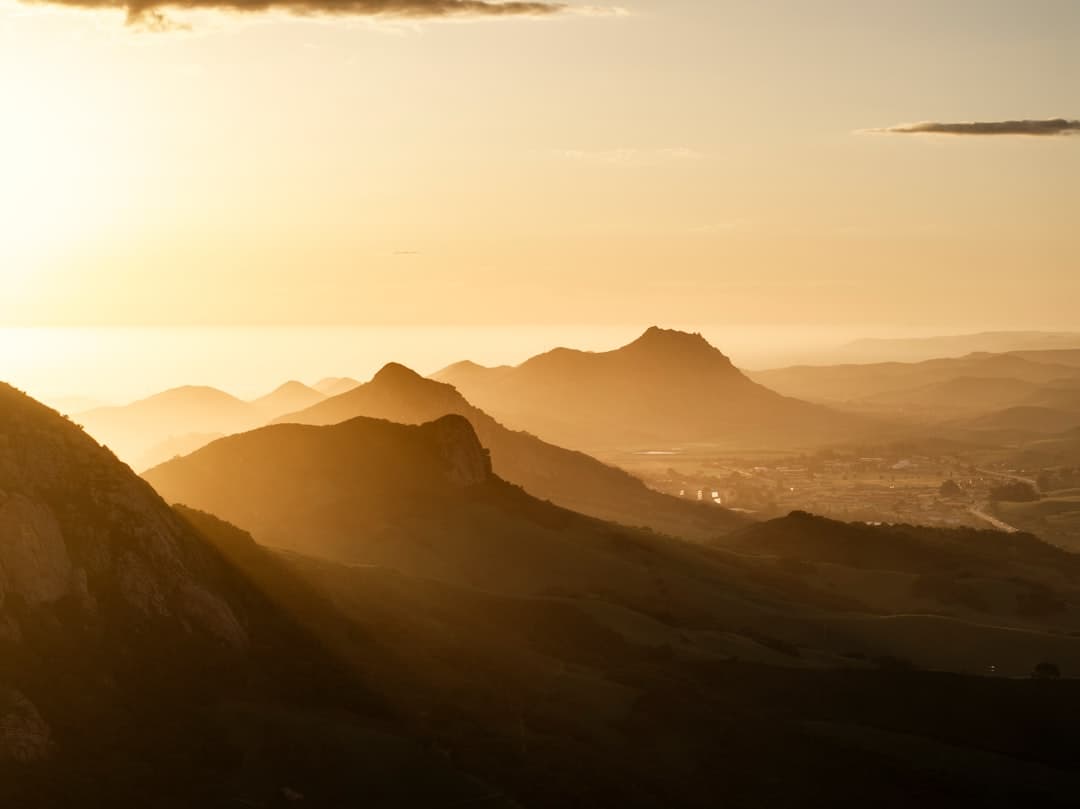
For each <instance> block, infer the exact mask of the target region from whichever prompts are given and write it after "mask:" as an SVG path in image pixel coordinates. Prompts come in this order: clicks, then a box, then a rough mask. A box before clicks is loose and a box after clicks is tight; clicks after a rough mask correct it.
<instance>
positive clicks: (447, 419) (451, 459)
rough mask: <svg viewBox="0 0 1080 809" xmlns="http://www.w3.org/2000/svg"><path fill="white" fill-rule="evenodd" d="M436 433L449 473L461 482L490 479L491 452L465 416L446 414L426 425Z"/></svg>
mask: <svg viewBox="0 0 1080 809" xmlns="http://www.w3.org/2000/svg"><path fill="white" fill-rule="evenodd" d="M426 429H429V430H431V431H432V432H434V433H435V437H436V441H437V442H438V447H439V452H440V455H441V456H442V458H443V460H444V461H445V462H446V465H447V477H448V478H449V480H450V481H451V482H452V483H454V484H456V485H458V486H474V485H476V484H478V483H484V482H485V481H487V480H490V479H491V475H492V472H491V456H490V455H489V454H488V451H487V450H486V449H484V447H483V445H482V444H481V443H480V439H479V438H477V437H476V433H475V432H474V431H473V428H472V425H471V424H470V423H469V421H468V419H466V418H465V417H464V416H444V417H443V418H441V419H439V420H437V421H433V422H431V423H430V424H428V425H426Z"/></svg>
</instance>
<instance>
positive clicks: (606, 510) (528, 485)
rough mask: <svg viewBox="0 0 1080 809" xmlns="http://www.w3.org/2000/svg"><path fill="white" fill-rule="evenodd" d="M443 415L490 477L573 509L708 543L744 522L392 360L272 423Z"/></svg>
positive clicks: (419, 419)
mask: <svg viewBox="0 0 1080 809" xmlns="http://www.w3.org/2000/svg"><path fill="white" fill-rule="evenodd" d="M449 414H456V415H459V416H464V417H465V418H466V419H468V421H469V423H470V424H471V425H472V427H473V429H474V430H475V431H476V434H477V435H478V436H479V438H480V442H481V443H482V444H483V445H484V447H485V448H487V449H488V451H489V452H490V453H491V461H492V465H493V468H494V471H495V473H496V474H498V475H499V476H500V477H502V478H503V479H505V480H508V481H510V482H511V483H515V484H517V485H519V486H521V487H523V488H524V489H525V490H526V491H527V492H529V493H530V494H532V495H534V496H536V497H539V498H542V499H545V500H550V501H552V502H553V503H556V504H558V505H561V506H563V507H565V508H569V509H571V510H573V511H579V512H581V513H582V514H587V515H589V516H592V517H597V518H599V519H604V520H610V521H612V522H619V523H623V524H628V525H640V526H649V527H651V528H653V529H655V530H657V531H661V532H665V533H670V534H675V535H678V536H685V537H688V538H692V539H706V538H711V537H714V536H716V535H717V534H721V533H724V532H725V531H728V530H731V529H732V528H733V527H735V526H737V525H739V524H741V523H742V522H743V520H742V519H741V518H739V517H737V516H736V515H734V514H733V513H732V512H730V511H728V510H726V509H722V508H720V507H719V506H714V505H712V504H711V503H709V504H703V503H697V502H691V501H689V500H681V499H679V498H675V497H670V496H668V495H664V494H661V493H659V492H655V491H653V490H652V489H649V488H648V487H647V486H645V484H643V483H642V482H641V481H640V480H638V479H637V478H635V477H633V476H632V475H630V474H628V473H627V472H624V471H622V470H620V469H616V468H614V467H611V466H607V465H606V464H603V463H601V462H600V461H597V460H596V459H594V458H591V457H590V456H588V455H585V454H583V453H580V452H574V451H572V450H567V449H563V448H561V447H557V446H554V445H552V444H548V443H547V442H545V441H542V440H540V439H539V438H536V437H535V436H533V435H530V434H528V433H524V432H515V431H512V430H509V429H507V428H506V427H503V426H502V425H501V424H499V423H498V422H497V421H495V419H493V418H492V417H491V416H489V415H488V414H486V413H484V412H483V411H482V410H480V409H479V408H476V407H474V406H473V405H471V404H469V402H468V401H466V400H465V398H464V397H463V396H462V395H461V394H460V393H458V391H457V390H456V389H455V388H454V387H452V386H451V385H447V384H444V383H441V382H436V381H434V380H431V379H425V378H423V377H421V376H420V375H419V374H416V373H415V372H413V371H410V370H409V369H408V368H405V367H404V366H401V365H397V364H394V363H391V364H390V365H387V366H386V367H385V368H383V369H382V370H381V371H380V372H379V373H378V374H376V375H375V377H374V378H373V379H372V380H371V381H370V382H368V383H367V384H364V385H360V386H358V387H357V388H355V389H353V390H351V391H349V392H348V393H344V394H342V395H340V396H336V397H333V398H330V399H326V400H325V401H323V402H320V403H319V404H317V405H315V406H313V407H311V408H308V409H307V410H303V411H301V412H299V413H292V414H290V415H288V416H283V417H282V418H281V419H279V421H280V422H292V423H297V424H315V425H327V424H337V423H340V422H343V421H346V420H348V419H351V418H355V417H357V416H366V417H369V418H380V419H387V420H389V421H397V422H401V423H404V424H422V423H424V422H427V421H434V420H435V419H438V418H440V417H441V416H445V415H449Z"/></svg>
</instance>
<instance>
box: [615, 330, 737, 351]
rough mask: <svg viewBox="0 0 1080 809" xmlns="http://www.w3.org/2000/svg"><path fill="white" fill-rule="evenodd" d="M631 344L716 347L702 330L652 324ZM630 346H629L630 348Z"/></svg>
mask: <svg viewBox="0 0 1080 809" xmlns="http://www.w3.org/2000/svg"><path fill="white" fill-rule="evenodd" d="M630 346H639V347H640V346H648V347H653V346H655V347H659V348H665V349H667V348H688V347H695V348H708V349H711V350H713V351H715V350H716V349H715V348H714V347H713V346H712V345H711V344H710V343H709V341H708V340H706V339H705V338H704V337H703V336H702V335H701V334H700V332H687V331H679V330H678V329H662V328H660V327H659V326H650V327H649V328H647V329H646V330H645V332H644V334H642V335H641V336H640V337H639V338H637V339H636V340H635V341H634V342H632V343H630ZM630 346H627V347H628V348H629V347H630Z"/></svg>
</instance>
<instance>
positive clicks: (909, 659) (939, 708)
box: [148, 416, 1080, 807]
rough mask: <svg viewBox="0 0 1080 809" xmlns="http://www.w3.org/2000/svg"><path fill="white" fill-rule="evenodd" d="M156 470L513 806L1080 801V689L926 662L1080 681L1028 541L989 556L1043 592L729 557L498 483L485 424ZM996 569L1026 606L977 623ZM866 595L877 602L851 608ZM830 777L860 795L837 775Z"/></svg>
mask: <svg viewBox="0 0 1080 809" xmlns="http://www.w3.org/2000/svg"><path fill="white" fill-rule="evenodd" d="M148 477H149V478H150V479H151V480H152V481H153V482H154V484H155V485H156V486H158V487H159V488H160V489H161V490H162V491H163V492H165V493H166V494H167V496H168V497H170V498H171V499H181V500H185V501H187V502H188V503H189V504H190V505H194V506H196V507H200V508H211V507H213V508H219V509H224V510H225V516H226V517H229V518H231V519H232V520H234V521H235V522H237V523H239V524H240V525H242V526H243V527H245V528H250V529H251V530H253V531H254V533H255V536H256V538H257V539H259V540H260V541H262V542H268V543H272V544H274V545H277V546H279V547H281V548H288V549H291V550H280V551H278V552H277V553H276V555H277V557H278V558H279V559H281V560H283V561H284V562H285V563H286V564H287V566H288V567H289V568H290V569H291V570H292V571H294V572H296V573H297V574H298V575H299V576H300V577H301V578H302V580H303V581H304V582H305V583H307V584H308V585H310V587H311V588H312V590H314V591H315V592H317V593H319V594H321V595H324V596H326V597H328V598H329V599H330V600H331V601H332V603H333V605H334V606H335V607H336V608H337V610H338V611H339V612H340V614H341V615H342V616H343V617H345V618H346V619H347V620H349V621H351V622H352V624H353V626H354V629H353V630H352V632H351V633H350V635H351V636H355V637H356V638H357V639H363V640H364V641H365V643H366V644H370V645H371V646H370V647H368V646H365V647H364V648H365V652H364V656H363V657H361V658H359V659H362V660H363V661H364V669H365V671H366V672H367V673H368V675H367V676H368V678H369V679H370V680H373V681H374V682H376V683H378V684H379V686H380V692H385V693H389V694H392V695H393V700H392V701H393V702H394V703H395V704H401V705H403V706H404V709H405V710H406V712H407V714H408V715H410V716H413V717H415V718H416V721H417V722H418V724H419V726H420V727H422V728H423V733H424V734H426V735H427V737H428V738H429V739H430V743H431V744H432V745H434V746H435V747H437V748H438V749H441V750H445V751H447V754H448V757H449V758H450V760H452V761H454V762H455V763H456V764H458V765H459V766H466V765H467V766H468V767H469V768H470V769H471V771H473V772H475V773H476V774H477V775H478V776H480V777H482V778H483V779H484V780H485V781H486V782H487V783H489V784H495V785H497V790H498V791H496V792H493V793H491V794H492V795H500V794H501V795H505V796H509V797H512V798H513V799H514V800H515V801H517V802H519V803H521V804H522V805H525V806H537V807H540V806H545V807H546V806H551V807H555V806H565V805H568V802H570V803H573V802H575V801H581V802H582V805H595V806H607V805H612V806H615V805H617V806H632V807H637V806H641V807H645V806H649V807H660V806H694V807H705V806H710V805H714V803H715V796H716V794H718V792H717V790H718V789H726V790H728V792H727V793H725V794H728V795H729V800H728V805H732V806H745V807H749V806H760V805H762V800H763V796H765V795H768V796H769V800H768V801H767V802H768V803H769V804H770V805H788V806H807V805H812V804H813V801H811V800H809V799H808V798H807V796H808V795H812V796H814V800H817V801H821V800H824V801H825V803H826V804H827V805H830V806H854V805H862V802H863V801H865V800H866V799H867V796H869V795H878V794H879V793H880V791H881V789H882V786H881V785H882V784H883V783H890V784H893V785H894V786H893V787H891V788H890V790H889V792H888V794H890V795H896V796H901V797H898V798H897V800H896V802H895V803H894V805H895V806H897V807H900V806H903V805H905V804H906V803H907V801H908V799H910V798H912V796H914V795H919V796H920V797H919V800H920V803H921V805H930V806H948V805H952V804H953V803H955V801H956V800H958V799H959V800H964V801H967V802H969V803H971V804H972V805H1000V806H1008V805H1011V804H1015V803H1017V802H1020V803H1025V804H1036V805H1038V804H1040V803H1041V804H1042V805H1049V806H1054V805H1062V806H1064V805H1068V802H1069V801H1071V800H1073V799H1074V797H1075V786H1076V780H1075V779H1074V778H1073V777H1072V776H1071V774H1070V767H1071V766H1072V765H1071V764H1070V763H1069V761H1070V759H1069V758H1068V752H1066V751H1067V750H1068V745H1067V744H1064V745H1063V743H1062V741H1061V740H1063V739H1065V738H1067V728H1069V727H1070V726H1071V724H1072V723H1073V722H1074V721H1076V719H1077V718H1078V715H1080V707H1078V706H1080V701H1077V702H1074V698H1073V691H1072V690H1066V689H1072V688H1073V684H1072V683H1071V682H1065V681H1063V682H1061V683H1057V684H1052V685H1060V686H1062V688H1061V689H1058V690H1055V691H1054V692H1053V694H1052V695H1051V693H1050V692H1049V691H1048V690H1046V689H1045V688H1043V690H1041V691H1040V690H1039V689H1040V687H1042V686H1043V685H1045V684H1041V683H1036V682H1033V681H1025V680H1024V679H1019V680H1001V679H997V678H993V677H978V678H975V677H958V676H956V675H949V676H946V675H941V674H932V673H923V672H917V671H914V670H910V667H912V666H930V667H933V668H943V669H950V670H953V671H960V670H964V671H976V672H980V673H1000V674H1007V675H1021V674H1025V673H1027V672H1030V671H1031V669H1032V667H1033V666H1034V665H1035V663H1036V662H1038V661H1040V660H1052V661H1055V662H1056V663H1057V664H1058V665H1059V666H1060V667H1062V668H1064V669H1065V670H1067V671H1072V670H1073V668H1074V667H1077V668H1080V638H1076V637H1071V636H1070V635H1069V634H1068V628H1070V627H1071V628H1073V629H1075V627H1076V626H1077V624H1076V621H1077V616H1076V609H1075V599H1074V602H1073V604H1072V605H1071V606H1066V607H1064V608H1062V607H1061V606H1059V605H1058V603H1057V602H1058V601H1064V600H1067V599H1068V598H1070V597H1072V596H1070V593H1071V592H1073V591H1070V590H1069V589H1068V588H1069V579H1070V577H1071V575H1072V574H1071V573H1070V570H1069V566H1068V564H1067V563H1063V560H1062V557H1061V556H1060V552H1058V554H1059V555H1054V554H1053V552H1052V551H1053V549H1049V551H1050V553H1046V552H1045V551H1044V550H1043V546H1042V545H1041V544H1036V545H1035V546H1034V547H1033V546H1031V545H1029V544H1028V543H1027V542H1025V541H1024V539H1023V538H1022V537H1008V538H1004V536H1003V535H993V534H989V533H986V534H983V535H981V536H980V537H978V539H979V540H982V541H985V542H991V541H993V540H994V539H995V538H996V536H1002V537H1003V538H1004V541H1006V542H1008V543H1010V544H1009V545H1008V546H1007V547H1004V548H1003V551H1002V554H1000V555H1001V556H1007V555H1009V554H1015V555H1016V556H1017V558H1018V560H1019V563H1018V564H1017V567H1016V571H1017V572H1018V573H1019V575H1020V577H1021V579H1022V580H1020V581H1017V582H1009V581H1003V582H997V581H995V580H994V578H993V575H992V574H996V572H997V568H995V567H994V566H993V565H984V564H981V563H980V562H979V560H980V558H981V556H982V554H983V551H981V550H979V549H978V542H972V543H968V545H965V544H964V543H956V544H957V546H958V547H960V548H961V549H963V548H964V547H967V550H966V551H964V550H958V551H957V556H956V559H955V560H954V561H956V562H957V564H960V560H963V559H965V558H966V557H970V560H971V564H972V565H973V567H972V572H971V574H967V573H965V572H964V570H963V569H962V568H960V567H948V568H946V574H945V575H942V576H938V577H937V578H933V577H932V576H928V577H921V576H920V574H918V573H912V572H908V571H889V570H885V571H877V570H876V569H873V568H870V569H864V568H860V567H855V566H848V565H844V564H833V563H824V562H822V563H820V564H818V563H814V562H807V561H805V560H799V559H793V558H776V557H770V556H762V555H758V554H757V553H751V552H749V551H747V550H746V549H742V550H740V551H739V552H738V553H732V552H730V551H728V550H727V549H725V548H712V549H710V548H707V547H704V546H702V545H692V544H688V543H683V542H680V541H677V540H672V539H665V538H659V537H655V536H652V535H649V534H647V533H642V532H639V531H634V530H632V529H626V528H620V527H617V526H612V525H609V524H605V523H602V522H598V521H595V520H591V519H588V518H586V517H583V516H580V515H576V514H573V513H571V512H568V511H565V510H562V509H559V508H557V507H555V506H552V505H550V504H547V503H542V502H540V501H537V500H535V499H534V498H531V497H529V496H528V495H527V494H525V493H524V492H522V491H521V490H520V489H517V488H515V487H512V486H509V485H508V484H506V483H505V482H503V481H501V480H499V479H498V478H497V477H496V476H494V475H493V474H492V473H491V472H490V469H489V467H488V465H487V463H486V459H485V457H484V455H483V450H482V447H481V446H480V443H479V441H478V440H477V439H476V436H475V434H474V433H473V431H472V430H471V427H470V425H469V423H468V422H467V421H466V420H465V419H464V418H462V417H460V416H446V417H443V418H441V419H439V420H438V421H436V422H432V423H428V424H424V425H419V426H407V425H401V424H396V423H391V422H385V421H377V420H371V419H364V418H358V419H354V420H352V421H348V422H344V423H341V424H337V425H333V426H327V427H316V426H307V425H295V424H281V425H275V426H271V427H266V428H263V429H260V430H256V431H253V432H250V433H246V434H243V435H237V436H232V437H229V438H225V439H222V440H220V441H217V442H215V443H214V444H211V445H210V446H208V447H206V448H204V449H202V450H200V451H198V452H196V453H195V454H193V455H191V456H189V457H186V458H181V459H177V460H175V461H172V462H170V463H168V464H166V465H164V466H162V467H160V468H158V469H156V470H152V471H151V472H150V473H148ZM184 513H190V512H187V511H185V512H184ZM204 520H211V518H204ZM835 525H836V526H838V528H837V530H839V531H845V530H847V527H845V526H842V524H835ZM216 530H221V531H224V532H226V533H227V532H230V531H234V530H235V529H229V528H227V527H223V528H220V529H216ZM746 530H747V531H750V530H751V529H749V528H748V529H746ZM830 530H831V529H826V532H829V531H830ZM760 550H764V549H760ZM313 556H316V557H321V558H313ZM335 560H336V561H335ZM847 561H848V562H849V563H850V565H855V564H856V563H858V562H859V560H857V559H856V560H847ZM926 561H927V563H932V562H934V561H936V559H935V558H931V559H928V560H926ZM342 563H344V564H342ZM1056 566H1060V567H1062V570H1061V571H1060V572H1059V573H1057V574H1056V575H1057V576H1058V579H1057V580H1050V579H1046V578H1045V577H1047V576H1050V575H1051V573H1050V571H1052V570H1053V569H1054V568H1055V567H1056ZM1031 571H1033V572H1031ZM950 574H952V575H956V576H959V577H960V579H961V581H960V583H959V584H958V585H957V586H958V587H959V588H960V589H961V593H960V596H959V597H960V599H961V600H960V601H959V602H958V601H957V595H956V594H955V592H954V590H951V589H949V579H948V575H950ZM1029 576H1037V577H1038V578H1037V579H1035V580H1033V582H1032V584H1031V585H1028V584H1026V583H1025V580H1024V579H1026V578H1027V577H1029ZM969 577H985V578H986V579H988V580H989V582H988V583H987V584H986V585H985V587H983V585H982V578H979V584H980V587H981V588H982V589H980V591H979V592H980V593H982V592H984V590H985V591H986V592H990V593H994V594H995V598H996V599H998V600H1005V601H1008V600H1010V599H1012V600H1014V601H1015V602H1016V604H1017V606H1020V607H1021V610H1020V612H1021V613H1022V614H1016V611H1015V610H1014V611H1013V612H1010V611H1009V610H1008V609H1006V608H1003V607H999V605H998V604H997V603H992V604H988V605H987V604H978V603H976V604H975V605H974V606H973V607H966V606H965V601H964V600H965V599H966V600H968V601H970V599H969V598H968V597H967V596H966V595H965V593H964V591H963V587H966V586H968V585H969V582H968V581H967V579H968V578H969ZM924 578H925V580H923V579H924ZM852 580H855V582H857V583H853V582H852ZM1044 582H1046V583H1045V584H1044ZM819 584H820V585H821V586H819ZM1038 585H1043V586H1044V587H1045V588H1046V592H1045V593H1044V592H1043V591H1041V590H1039V587H1038ZM995 586H996V587H997V589H996V590H995V589H994V587H995ZM864 587H865V589H867V590H868V592H867V593H865V594H864V596H863V597H864V598H865V599H866V600H865V601H863V600H861V599H855V598H852V597H851V596H850V595H849V593H853V592H858V591H859V590H861V589H863V588H864ZM1072 587H1073V588H1074V589H1075V584H1073V585H1072ZM280 589H281V588H279V587H278V586H276V585H274V584H273V583H272V582H268V583H266V584H264V586H263V590H264V591H266V592H270V593H277V592H278V591H279V590H280ZM830 590H833V591H832V592H830ZM1040 595H1042V596H1043V597H1042V599H1041V600H1040ZM890 598H891V599H893V600H894V602H896V606H898V607H900V608H901V609H896V610H893V609H889V608H888V607H887V606H886V605H885V602H886V601H887V600H888V599H890ZM275 600H276V601H279V602H284V603H286V604H291V603H292V597H291V596H289V595H288V594H287V593H286V594H285V595H282V596H279V597H276V598H275ZM871 605H872V606H871ZM912 606H917V607H918V609H919V614H913V613H912V612H911V611H910V610H909V608H910V607H912ZM306 609H307V608H303V607H294V608H290V610H289V611H290V612H292V613H304V612H305V611H306ZM1047 610H1049V612H1047ZM952 613H961V614H960V615H953V614H952ZM1033 614H1038V615H1043V616H1048V617H1042V618H1033V617H1032V615H1033ZM988 615H994V616H995V618H994V620H993V621H987V620H986V618H987V616H988ZM968 616H976V617H977V619H976V617H971V618H969V617H968ZM1044 625H1047V626H1053V627H1055V631H1054V632H1047V631H1045V630H1044V629H1043V628H1042V627H1043V626H1044ZM345 642H348V638H346V639H345ZM765 664H767V665H765ZM845 669H848V670H847V671H845ZM850 669H855V670H854V671H852V670H850ZM875 669H878V671H875ZM1073 690H1075V689H1073ZM916 695H917V696H916ZM399 700H400V703H399V702H398V701H399ZM961 706H962V708H963V709H962V711H961ZM958 711H961V712H959V713H958ZM722 728H728V729H729V731H730V732H728V733H723V732H718V730H719V729H722ZM672 748H674V749H675V750H676V751H677V755H671V754H670V750H671V749H672ZM898 749H899V750H902V751H903V755H902V756H901V757H900V758H897V755H896V751H897V750H898ZM664 750H668V751H669V753H668V754H667V755H665V754H664V753H663V751H664ZM635 751H637V752H635ZM766 752H767V753H768V755H766ZM943 756H944V757H946V759H943V758H942V757H943ZM819 759H820V761H819ZM943 760H947V761H948V762H949V763H948V764H947V765H942V763H941V762H942V761H943ZM778 761H779V762H783V769H784V772H785V773H787V776H786V777H785V778H784V779H782V782H781V783H778V782H777V780H776V778H775V773H776V767H777V766H778V764H777V762H778ZM798 762H802V765H801V766H796V764H797V763H798ZM808 762H810V763H808ZM824 762H833V764H832V766H837V767H840V768H841V770H842V771H843V773H844V775H843V777H842V778H839V779H837V778H833V777H829V776H827V777H822V774H821V772H822V771H821V767H822V766H825V764H824ZM930 771H932V772H933V776H928V775H927V772H930ZM975 784H977V786H974V785H975ZM987 789H989V790H990V791H989V793H987V792H986V790H987ZM986 794H990V795H992V796H993V798H992V799H991V800H989V801H987V800H982V799H980V797H979V796H985V795H986ZM957 796H961V797H960V798H958V797H957Z"/></svg>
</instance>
